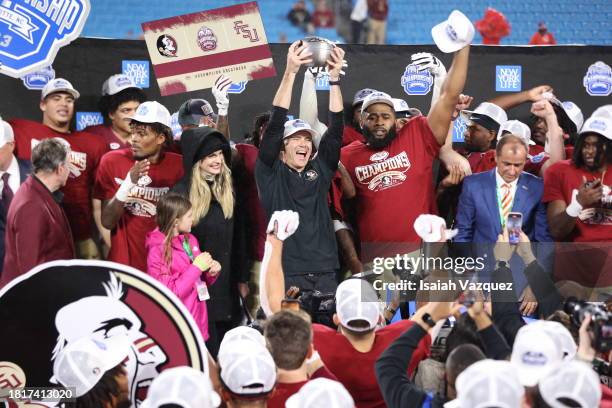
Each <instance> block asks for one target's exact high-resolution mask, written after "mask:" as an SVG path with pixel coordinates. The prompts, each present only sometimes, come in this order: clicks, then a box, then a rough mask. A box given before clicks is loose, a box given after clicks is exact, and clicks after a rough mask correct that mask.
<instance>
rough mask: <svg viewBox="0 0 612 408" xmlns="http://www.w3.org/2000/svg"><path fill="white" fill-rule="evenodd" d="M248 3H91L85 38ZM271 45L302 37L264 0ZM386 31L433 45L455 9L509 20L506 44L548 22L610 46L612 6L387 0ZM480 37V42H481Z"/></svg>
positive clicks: (587, 1) (571, 40)
mask: <svg viewBox="0 0 612 408" xmlns="http://www.w3.org/2000/svg"><path fill="white" fill-rule="evenodd" d="M245 1H246V0H206V1H203V0H183V1H181V2H171V1H169V0H149V1H147V2H143V1H141V0H92V1H91V13H90V15H89V20H88V21H87V23H86V25H85V28H84V30H83V35H84V36H90V37H107V38H137V37H139V36H140V35H141V34H142V30H141V28H140V23H141V22H143V21H150V20H157V19H160V18H164V17H171V16H176V15H180V14H186V13H192V12H196V11H201V10H203V9H212V8H217V7H223V6H228V5H231V4H239V3H243V2H245ZM258 3H259V7H260V10H261V12H262V17H263V20H264V25H265V27H266V34H267V37H268V41H270V42H278V41H279V40H280V39H281V36H282V35H284V36H286V38H287V40H288V41H294V40H296V39H299V38H302V37H303V36H304V33H303V32H302V31H301V30H300V29H298V28H296V27H292V26H291V25H290V24H289V23H288V21H287V18H286V15H287V13H288V11H289V9H290V7H291V4H292V3H293V0H260V1H259V2H258ZM389 4H390V6H389V7H390V16H389V23H388V30H387V37H388V38H387V42H388V43H389V44H431V43H432V39H431V34H430V28H431V27H432V26H433V25H434V24H436V23H438V22H440V21H442V20H444V19H445V18H446V17H447V16H448V14H449V12H450V11H451V10H452V9H455V8H457V9H460V10H462V11H463V12H464V13H465V14H466V15H467V16H468V17H469V18H470V19H471V20H472V21H476V20H478V19H480V18H482V16H483V15H484V11H485V9H486V8H487V7H493V8H495V9H497V10H499V11H501V12H502V13H504V14H505V15H506V17H507V18H508V20H509V21H510V24H511V27H512V29H511V34H510V35H509V36H508V37H506V38H504V39H503V40H502V44H527V43H528V42H529V39H530V38H531V36H532V35H533V33H534V32H535V31H536V28H537V24H538V21H541V20H543V21H546V23H547V25H548V28H549V30H550V31H551V32H552V33H553V34H554V36H555V37H556V39H557V42H558V43H559V44H595V45H612V25H611V24H610V23H609V22H610V20H611V18H612V1H605V0H604V1H602V0H579V1H574V0H556V1H554V2H553V1H544V2H526V1H524V0H488V1H486V0H462V1H459V0H427V1H425V2H413V1H408V0H389ZM317 34H319V35H322V36H324V37H327V38H329V39H331V40H334V41H342V38H341V37H340V36H339V35H338V34H337V33H336V31H335V30H333V29H331V30H330V29H321V30H318V31H317ZM481 40H482V39H481V37H480V36H479V35H477V36H476V41H477V42H478V41H481Z"/></svg>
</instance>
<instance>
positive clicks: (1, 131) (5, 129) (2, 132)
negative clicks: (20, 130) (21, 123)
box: [0, 118, 15, 147]
mask: <svg viewBox="0 0 612 408" xmlns="http://www.w3.org/2000/svg"><path fill="white" fill-rule="evenodd" d="M0 123H1V124H2V126H0V147H3V146H4V145H5V144H7V143H10V142H14V141H15V133H14V132H13V128H12V127H11V125H10V124H9V123H8V122H6V121H4V120H2V118H0Z"/></svg>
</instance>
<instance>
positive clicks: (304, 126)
mask: <svg viewBox="0 0 612 408" xmlns="http://www.w3.org/2000/svg"><path fill="white" fill-rule="evenodd" d="M297 132H308V133H310V136H312V139H313V140H314V139H316V138H317V137H319V132H317V131H316V130H314V129H313V128H312V127H310V125H309V124H308V123H307V122H304V121H303V120H302V119H293V120H288V121H286V122H285V130H284V131H283V139H285V138H288V137H289V136H291V135H294V134H296V133H297Z"/></svg>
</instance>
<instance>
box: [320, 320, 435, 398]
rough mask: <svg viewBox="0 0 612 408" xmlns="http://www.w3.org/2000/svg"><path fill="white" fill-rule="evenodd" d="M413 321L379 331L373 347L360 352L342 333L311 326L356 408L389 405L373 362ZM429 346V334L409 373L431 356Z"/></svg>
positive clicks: (331, 368) (399, 323)
mask: <svg viewBox="0 0 612 408" xmlns="http://www.w3.org/2000/svg"><path fill="white" fill-rule="evenodd" d="M413 324H414V323H413V322H412V321H410V320H401V321H399V322H397V323H393V324H391V325H389V326H386V327H383V328H382V329H379V330H377V331H376V333H375V336H376V338H375V340H374V344H373V345H372V349H371V350H370V351H369V352H367V353H361V352H359V351H357V350H355V349H354V348H353V345H352V344H351V343H350V342H349V341H348V340H347V339H346V337H344V336H343V335H342V334H341V333H339V332H337V331H336V330H332V329H330V328H329V327H327V326H323V325H320V324H316V323H315V324H313V325H312V330H313V333H314V337H313V344H314V347H315V350H317V351H318V352H319V355H320V356H321V359H322V360H323V363H324V364H325V366H326V367H327V368H328V369H329V371H331V372H332V373H333V374H334V375H335V376H336V377H338V381H340V382H341V383H342V385H344V386H345V387H346V389H347V390H348V392H349V393H350V394H351V396H352V397H353V399H354V400H355V405H356V406H357V408H374V407H381V408H382V407H385V406H386V405H385V401H384V399H383V396H382V394H381V393H380V389H379V387H378V383H377V381H376V370H375V366H374V365H375V363H376V360H377V359H378V357H380V355H381V354H382V353H383V351H385V350H386V348H387V347H389V345H390V344H391V343H393V341H394V340H395V339H397V338H398V337H399V336H400V335H401V334H402V333H404V332H405V331H406V330H408V329H409V328H410V326H412V325H413ZM430 345H431V337H429V335H427V336H425V337H424V338H423V339H422V340H421V341H420V342H419V345H418V347H417V349H416V350H415V351H414V354H413V355H412V359H411V360H410V364H409V365H408V374H409V375H412V373H413V372H414V370H415V369H416V367H417V366H418V364H419V362H420V361H421V360H424V359H426V358H427V357H428V355H429V348H430Z"/></svg>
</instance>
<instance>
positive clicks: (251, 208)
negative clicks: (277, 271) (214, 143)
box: [235, 143, 268, 261]
mask: <svg viewBox="0 0 612 408" xmlns="http://www.w3.org/2000/svg"><path fill="white" fill-rule="evenodd" d="M235 147H236V150H237V151H238V152H239V153H240V156H241V157H242V161H243V164H244V168H245V172H246V174H245V178H246V179H245V180H242V182H241V183H240V184H241V186H243V188H244V189H245V190H244V194H245V196H246V198H247V208H248V216H249V218H250V222H251V225H252V231H251V234H252V238H253V239H251V253H252V254H254V256H255V260H257V261H261V260H262V259H263V253H264V245H265V243H266V227H267V226H268V223H267V218H266V212H265V211H264V209H263V207H262V206H261V201H259V194H258V192H257V184H256V183H255V162H256V161H257V155H258V154H259V149H257V148H256V147H255V146H253V145H250V144H245V143H238V144H236V146H235Z"/></svg>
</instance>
